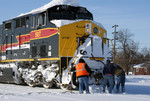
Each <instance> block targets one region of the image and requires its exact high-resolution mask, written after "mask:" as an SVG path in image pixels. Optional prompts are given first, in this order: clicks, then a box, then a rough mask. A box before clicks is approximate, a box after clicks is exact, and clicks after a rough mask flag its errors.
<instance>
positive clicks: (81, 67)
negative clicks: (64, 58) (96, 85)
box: [75, 63, 89, 77]
mask: <svg viewBox="0 0 150 101" xmlns="http://www.w3.org/2000/svg"><path fill="white" fill-rule="evenodd" d="M75 68H76V77H79V76H84V75H87V76H88V75H89V73H88V72H87V70H86V69H85V63H78V64H77V65H75Z"/></svg>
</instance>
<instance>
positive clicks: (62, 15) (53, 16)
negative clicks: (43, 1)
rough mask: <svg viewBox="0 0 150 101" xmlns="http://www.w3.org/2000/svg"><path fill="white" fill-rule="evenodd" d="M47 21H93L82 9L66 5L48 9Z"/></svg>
mask: <svg viewBox="0 0 150 101" xmlns="http://www.w3.org/2000/svg"><path fill="white" fill-rule="evenodd" d="M48 15H49V20H61V19H62V20H78V19H86V20H93V15H92V14H91V13H90V12H89V11H88V10H87V9H86V8H84V7H73V6H68V5H59V6H54V7H52V8H49V9H48Z"/></svg>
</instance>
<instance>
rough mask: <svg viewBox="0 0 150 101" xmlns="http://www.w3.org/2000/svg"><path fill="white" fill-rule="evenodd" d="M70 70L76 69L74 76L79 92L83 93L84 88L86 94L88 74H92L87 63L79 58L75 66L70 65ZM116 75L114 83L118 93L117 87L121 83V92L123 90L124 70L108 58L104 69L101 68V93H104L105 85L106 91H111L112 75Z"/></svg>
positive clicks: (87, 90)
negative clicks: (102, 80)
mask: <svg viewBox="0 0 150 101" xmlns="http://www.w3.org/2000/svg"><path fill="white" fill-rule="evenodd" d="M71 71H76V77H77V79H78V82H79V93H80V94H83V91H84V88H85V91H86V94H90V92H89V76H92V75H93V74H92V72H91V70H90V68H89V67H88V65H87V64H86V63H85V61H84V59H82V58H81V59H79V63H78V64H76V65H75V66H72V69H71ZM115 75H116V77H117V84H116V90H115V92H116V93H119V87H120V85H121V92H122V93H124V92H125V72H124V70H123V69H122V68H121V67H120V66H119V65H117V64H115V63H111V61H110V60H107V62H106V64H105V66H104V69H103V79H104V83H103V93H105V89H106V87H107V88H108V92H109V93H112V90H113V88H114V84H115V79H114V76H115Z"/></svg>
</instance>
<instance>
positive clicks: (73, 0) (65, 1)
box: [18, 0, 79, 17]
mask: <svg viewBox="0 0 150 101" xmlns="http://www.w3.org/2000/svg"><path fill="white" fill-rule="evenodd" d="M55 5H72V6H79V3H78V0H52V1H51V2H49V3H48V4H46V5H44V6H42V7H40V8H37V9H34V10H32V11H30V12H28V13H23V14H20V15H19V16H24V15H27V14H35V13H40V12H43V11H45V10H46V9H48V8H50V7H52V6H55ZM19 16H18V17H19Z"/></svg>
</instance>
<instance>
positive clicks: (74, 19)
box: [0, 0, 109, 89]
mask: <svg viewBox="0 0 150 101" xmlns="http://www.w3.org/2000/svg"><path fill="white" fill-rule="evenodd" d="M55 1H56V0H53V1H52V2H50V3H49V4H47V5H45V6H43V8H42V7H41V8H39V9H36V10H33V11H31V12H29V13H26V14H23V15H20V16H18V17H15V18H13V19H10V20H8V21H4V22H3V24H1V25H0V38H1V39H0V82H3V83H16V84H27V85H29V86H37V85H43V86H44V87H45V88H51V87H52V86H53V85H56V86H61V87H63V88H67V89H70V88H72V87H76V86H78V85H77V83H76V77H75V73H73V72H70V71H69V70H70V67H71V63H74V64H76V63H78V60H79V59H80V58H81V57H82V58H84V60H85V61H86V63H87V64H88V65H89V67H90V68H91V70H92V71H93V74H95V76H93V77H90V80H89V82H90V84H100V83H101V82H100V80H98V79H99V78H98V76H97V75H98V74H100V73H101V72H102V69H103V67H104V64H103V63H104V62H105V61H106V60H107V58H109V46H108V42H107V32H106V30H105V29H104V27H103V26H102V25H101V24H99V23H96V22H94V21H93V16H92V14H91V13H90V12H89V11H88V10H87V9H86V8H84V7H81V6H77V5H76V4H74V3H72V4H71V3H69V4H70V5H68V4H67V3H63V4H62V2H61V3H60V4H59V3H58V2H57V3H58V5H54V4H56V3H54V2H55ZM62 1H63V0H62Z"/></svg>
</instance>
